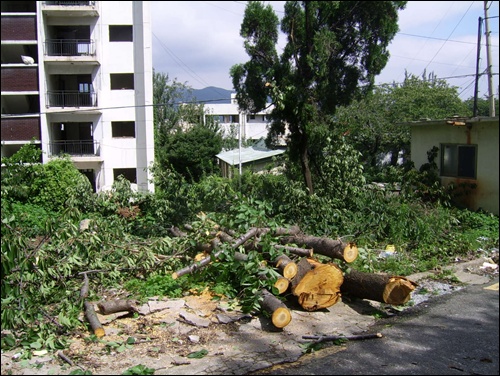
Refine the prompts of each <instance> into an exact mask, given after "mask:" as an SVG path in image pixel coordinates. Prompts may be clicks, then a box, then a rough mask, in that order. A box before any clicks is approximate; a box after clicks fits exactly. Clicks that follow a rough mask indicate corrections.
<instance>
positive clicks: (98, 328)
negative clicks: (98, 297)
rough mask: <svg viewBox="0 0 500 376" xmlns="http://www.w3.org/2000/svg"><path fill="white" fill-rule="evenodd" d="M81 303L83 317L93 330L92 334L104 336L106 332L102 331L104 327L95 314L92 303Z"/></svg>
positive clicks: (99, 336) (98, 336)
mask: <svg viewBox="0 0 500 376" xmlns="http://www.w3.org/2000/svg"><path fill="white" fill-rule="evenodd" d="M83 304H84V305H85V317H86V318H87V320H88V322H89V324H90V327H91V328H92V330H93V331H94V334H95V335H96V336H97V338H101V337H104V336H105V335H106V333H105V332H104V328H103V327H102V325H101V322H100V321H99V319H98V318H97V314H96V312H95V310H94V305H93V304H92V303H89V302H87V301H85V302H83Z"/></svg>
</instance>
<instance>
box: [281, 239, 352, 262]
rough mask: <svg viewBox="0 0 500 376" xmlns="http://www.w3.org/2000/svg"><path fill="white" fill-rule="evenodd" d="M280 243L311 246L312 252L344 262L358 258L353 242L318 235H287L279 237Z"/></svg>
mask: <svg viewBox="0 0 500 376" xmlns="http://www.w3.org/2000/svg"><path fill="white" fill-rule="evenodd" d="M281 243H282V244H290V243H293V244H296V245H298V246H305V247H307V248H312V249H313V250H314V253H319V254H320V255H324V256H328V257H330V258H335V259H339V260H343V261H345V262H353V261H354V260H356V259H357V258H358V247H357V246H356V244H354V243H344V242H343V241H342V240H336V239H330V238H325V237H318V236H305V235H297V236H287V237H283V238H281Z"/></svg>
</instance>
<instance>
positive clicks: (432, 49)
mask: <svg viewBox="0 0 500 376" xmlns="http://www.w3.org/2000/svg"><path fill="white" fill-rule="evenodd" d="M266 3H270V4H272V6H273V7H274V9H275V10H276V14H277V15H278V17H279V18H280V19H281V17H282V16H283V5H284V3H285V2H284V1H269V2H266ZM498 3H499V2H498V1H488V2H487V5H488V7H489V8H488V17H489V19H488V24H489V25H488V26H489V31H490V51H491V55H490V56H491V64H492V72H493V74H494V75H493V93H494V94H495V98H496V99H497V100H498V68H499V63H498V56H499V51H498V46H499V40H498V39H499V34H498V31H499V28H498V24H499V18H498V9H499V8H498ZM245 6H246V2H245V1H151V17H152V20H151V21H152V30H153V37H152V38H153V67H154V69H155V71H157V72H163V73H166V74H168V76H169V78H170V81H173V80H174V79H175V80H177V81H179V82H181V83H185V84H186V85H188V86H190V87H192V88H194V89H202V88H204V87H208V86H215V87H220V88H223V89H228V90H232V89H233V87H232V83H231V77H230V75H229V70H230V68H231V66H233V65H234V64H239V63H245V62H246V61H247V60H248V55H247V54H246V52H245V51H244V49H243V39H242V38H241V36H240V33H239V32H240V26H241V22H242V20H243V15H244V12H245ZM479 17H481V18H482V19H483V23H482V36H481V42H482V45H481V59H480V63H479V71H480V72H481V73H482V72H485V71H486V69H487V61H488V60H487V48H486V37H485V34H484V33H485V22H484V18H485V12H484V2H483V1H408V4H407V6H406V9H404V10H403V11H400V13H399V22H398V23H399V32H398V34H397V35H396V37H395V38H394V39H393V41H392V43H391V44H390V45H389V52H390V55H391V57H390V60H389V63H388V64H387V66H386V67H385V69H384V70H383V71H382V73H381V74H380V75H379V76H377V79H376V82H377V83H378V84H380V83H392V82H401V81H403V79H404V74H405V71H407V72H408V73H410V74H414V75H417V76H419V77H421V76H422V74H423V72H424V71H427V73H430V72H433V73H435V74H436V75H437V76H438V78H445V79H447V81H448V83H449V84H450V85H452V86H457V87H458V88H459V89H458V91H459V93H460V95H461V97H462V98H463V99H467V98H470V97H472V96H473V95H474V86H475V85H474V75H475V73H476V61H477V41H478V19H479ZM283 45H284V38H283V37H282V38H280V42H279V44H278V53H280V52H281V47H282V46H283ZM448 77H450V78H448ZM486 95H488V77H487V75H484V76H482V77H481V78H480V80H479V96H481V97H483V96H486Z"/></svg>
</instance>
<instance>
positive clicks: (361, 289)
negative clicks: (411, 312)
mask: <svg viewBox="0 0 500 376" xmlns="http://www.w3.org/2000/svg"><path fill="white" fill-rule="evenodd" d="M417 286H418V284H417V283H415V282H413V281H411V280H409V279H408V278H406V277H401V276H394V275H390V274H386V273H366V272H360V271H358V270H354V269H351V270H349V271H347V272H346V273H345V275H344V283H343V284H342V286H340V290H341V292H342V293H343V294H346V295H350V296H354V297H357V298H360V299H369V300H374V301H377V302H381V303H387V304H392V305H402V304H405V303H406V302H408V300H410V297H411V292H412V291H413V290H415V287H417Z"/></svg>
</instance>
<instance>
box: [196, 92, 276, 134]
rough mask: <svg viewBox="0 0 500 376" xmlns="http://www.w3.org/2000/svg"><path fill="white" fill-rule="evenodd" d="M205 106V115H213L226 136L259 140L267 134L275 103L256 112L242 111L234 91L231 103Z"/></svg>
mask: <svg viewBox="0 0 500 376" xmlns="http://www.w3.org/2000/svg"><path fill="white" fill-rule="evenodd" d="M204 106H205V117H207V116H211V117H213V118H214V120H215V121H216V122H217V123H218V124H219V125H220V126H221V128H222V129H223V131H224V135H225V136H234V137H235V138H240V137H241V139H242V140H247V141H248V140H254V141H257V140H259V139H260V138H262V137H264V138H266V136H267V132H268V130H267V126H268V124H269V121H268V117H267V116H268V114H269V113H271V111H272V110H273V105H270V106H269V107H268V108H266V109H265V110H263V111H260V112H257V113H255V114H247V113H245V112H243V111H240V109H239V108H238V103H237V101H236V94H235V93H232V94H231V103H211V104H210V103H209V104H205V105H204ZM239 132H241V134H240V133H239Z"/></svg>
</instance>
